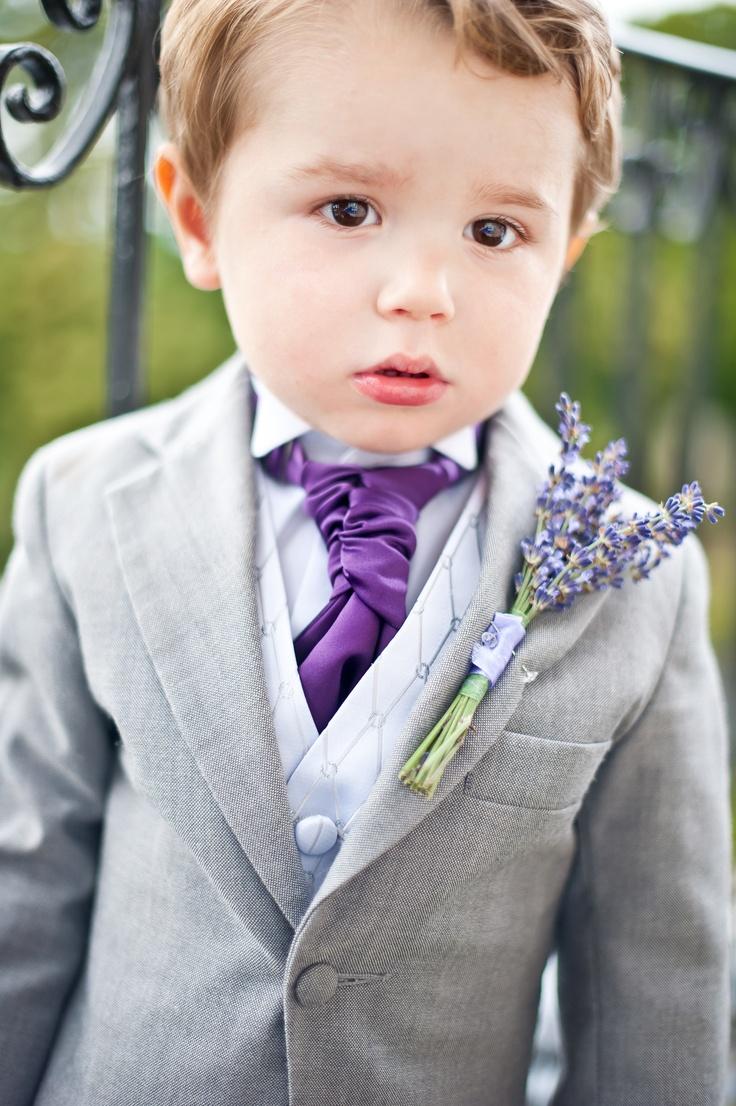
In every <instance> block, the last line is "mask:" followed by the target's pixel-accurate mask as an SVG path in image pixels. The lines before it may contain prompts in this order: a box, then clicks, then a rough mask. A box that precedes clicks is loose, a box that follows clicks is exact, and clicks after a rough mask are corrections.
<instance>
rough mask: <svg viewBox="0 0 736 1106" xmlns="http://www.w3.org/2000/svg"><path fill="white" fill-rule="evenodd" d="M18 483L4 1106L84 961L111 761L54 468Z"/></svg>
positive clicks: (1, 894)
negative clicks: (65, 573)
mask: <svg viewBox="0 0 736 1106" xmlns="http://www.w3.org/2000/svg"><path fill="white" fill-rule="evenodd" d="M48 448H49V447H43V448H42V449H40V450H37V451H36V453H34V454H33V455H32V457H31V458H30V460H29V461H28V462H27V463H26V465H25V467H24V469H23V471H22V472H21V475H20V478H19V480H18V484H17V488H16V493H15V499H14V502H13V534H14V539H15V544H14V546H13V549H12V551H11V554H10V557H9V560H8V563H7V565H6V567H5V571H4V573H3V576H2V580H1V581H0V1102H2V1103H3V1106H26V1104H28V1103H31V1102H32V1101H33V1098H34V1094H35V1090H36V1088H37V1086H38V1083H39V1081H40V1078H41V1076H42V1074H43V1069H44V1065H45V1061H46V1059H47V1057H48V1054H49V1050H50V1048H51V1045H52V1042H53V1038H54V1033H55V1031H56V1029H57V1027H58V1025H59V1022H60V1018H61V1014H62V1010H63V1006H64V1003H65V1000H66V999H67V997H68V996H69V993H70V990H71V988H72V985H73V983H74V980H75V976H76V974H77V972H78V970H79V968H80V965H81V963H82V960H83V956H84V952H85V945H86V940H87V932H88V925H89V913H90V906H91V900H92V895H93V891H94V885H95V871H96V858H97V848H98V839H99V830H100V823H101V818H102V815H103V810H104V796H105V792H106V785H107V777H108V773H109V768H110V763H111V759H112V749H113V745H112V740H111V733H110V730H109V728H108V722H107V719H106V716H105V715H104V714H103V712H102V711H101V710H100V709H99V708H98V707H97V705H96V704H95V702H94V701H93V699H92V697H91V695H90V692H89V690H88V686H87V683H86V680H85V675H84V671H83V666H82V660H81V656H80V646H79V639H78V635H77V630H76V626H75V621H74V617H73V615H72V612H71V610H70V609H69V606H68V604H67V603H66V602H65V600H64V597H63V595H62V593H61V591H60V588H59V585H58V582H57V580H56V578H55V576H54V571H53V568H52V565H51V560H50V553H49V548H48V543H47V534H46V525H45V502H44V494H45V493H44V467H43V466H44V461H45V456H46V450H47V449H48Z"/></svg>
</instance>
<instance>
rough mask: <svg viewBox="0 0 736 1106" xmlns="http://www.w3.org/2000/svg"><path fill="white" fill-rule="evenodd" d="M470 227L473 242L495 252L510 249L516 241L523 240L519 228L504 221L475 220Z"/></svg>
mask: <svg viewBox="0 0 736 1106" xmlns="http://www.w3.org/2000/svg"><path fill="white" fill-rule="evenodd" d="M470 226H471V227H472V229H473V239H474V241H475V242H478V243H479V245H481V246H489V247H490V248H491V249H494V250H496V251H498V250H508V249H511V247H512V246H513V245H514V244H515V242H516V239H522V240H523V239H524V234H523V232H522V230H521V228H520V227H516V226H514V224H513V223H509V222H507V221H506V220H505V219H476V220H475V222H474V223H471V224H470ZM476 228H477V229H476Z"/></svg>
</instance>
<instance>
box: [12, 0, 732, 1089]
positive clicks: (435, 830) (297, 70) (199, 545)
mask: <svg viewBox="0 0 736 1106" xmlns="http://www.w3.org/2000/svg"><path fill="white" fill-rule="evenodd" d="M161 71H162V86H161V90H162V105H161V106H162V109H163V112H164V118H165V122H166V125H167V127H168V131H169V139H170V140H169V141H167V142H166V143H165V144H164V145H163V146H162V148H161V149H160V150H159V152H158V156H157V159H156V164H155V178H156V183H157V187H158V190H159V194H160V196H161V199H162V201H163V203H164V204H165V205H166V208H167V211H168V213H169V215H170V217H171V221H172V225H173V228H174V231H175V233H176V237H177V240H178V244H179V247H180V250H181V256H182V261H183V265H184V269H185V272H186V275H187V278H188V279H189V281H190V282H191V283H192V284H193V285H195V286H196V287H197V288H202V289H218V288H219V289H221V291H222V294H223V296H224V300H225V305H226V308H227V312H228V317H229V320H230V323H231V326H232V331H233V335H234V338H235V341H236V344H237V350H236V353H235V354H234V356H233V357H232V358H230V359H229V360H228V361H227V362H225V363H224V364H223V365H221V366H219V367H218V368H217V369H216V370H215V371H214V372H209V374H208V375H204V378H203V379H202V380H201V382H200V383H198V384H197V385H195V386H194V387H191V388H189V389H187V390H186V391H185V392H184V393H183V394H182V395H180V396H179V397H177V398H176V399H173V400H170V401H167V402H165V403H160V404H157V405H155V406H151V407H149V408H147V409H145V410H142V411H139V412H134V413H132V414H130V415H126V416H124V417H120V418H115V419H110V420H107V421H105V422H102V423H99V424H97V425H94V426H90V427H87V428H85V429H83V430H80V431H77V432H75V433H72V434H69V435H65V436H64V437H63V438H61V439H59V440H57V441H54V442H52V443H50V444H49V445H48V446H45V447H44V448H42V449H41V450H39V451H37V452H36V453H35V454H34V455H33V457H32V458H31V459H30V461H29V462H28V464H27V466H26V468H25V469H24V471H23V474H22V475H21V478H20V481H19V485H18V489H17V494H16V501H15V506H14V516H13V521H14V533H15V539H16V544H15V547H14V550H13V553H12V556H11V558H10V561H9V564H8V566H7V570H6V573H5V576H4V579H3V587H2V592H1V593H0V800H1V801H0V885H1V886H2V898H1V900H0V964H1V968H2V970H1V971H0V994H1V996H2V1003H1V1006H0V1101H1V1102H2V1103H3V1106H21V1104H22V1106H26V1104H28V1103H31V1102H33V1103H35V1104H37V1106H67V1104H68V1106H72V1104H73V1106H113V1104H115V1106H165V1104H171V1106H286V1104H290V1106H331V1104H335V1106H337V1104H341V1106H342V1104H346V1103H350V1104H351V1106H357V1104H365V1106H368V1104H370V1106H378V1104H379V1103H380V1104H382V1106H389V1104H390V1106H482V1104H483V1106H486V1104H492V1106H522V1104H523V1102H524V1092H525V1083H526V1078H527V1072H528V1066H529V1060H530V1055H531V1048H532V1038H533V1032H534V1027H535V1019H536V1014H537V1007H538V1000H539V992H540V977H541V974H542V970H543V968H544V965H545V962H546V960H547V957H548V955H549V954H550V952H552V951H553V950H555V949H556V950H557V953H558V963H559V997H560V1007H561V1017H562V1025H563V1030H564V1046H565V1057H564V1061H565V1066H564V1072H563V1075H562V1078H561V1081H560V1085H559V1087H558V1089H557V1091H556V1093H555V1096H554V1099H553V1102H554V1104H555V1106H593V1104H597V1106H603V1104H606V1106H635V1104H636V1106H696V1104H706V1103H707V1104H712V1106H715V1104H716V1103H722V1102H723V1101H724V1099H723V1095H724V1088H725V1085H726V1061H727V1044H728V1041H727V1034H728V976H727V959H728V958H727V950H728V925H729V922H728V898H729V879H730V867H729V862H730V852H729V848H730V845H729V841H730V838H729V816H728V798H727V796H728V754H727V739H726V715H725V706H724V697H723V689H722V686H721V683H720V679H719V675H718V668H717V664H716V660H715V656H714V653H713V649H712V646H711V643H710V639H709V632H708V618H707V614H708V603H709V576H708V566H707V562H706V560H705V556H704V552H703V548H702V545H701V543H700V542H699V540H698V539H697V537H696V536H690V537H689V538H688V539H687V540H686V541H685V542H684V544H683V545H682V546H680V547H677V548H676V549H675V550H674V551H673V555H672V557H671V558H670V559H669V560H667V561H666V562H665V563H664V564H663V565H662V566H661V567H660V568H659V569H658V570H657V572H656V573H654V574H653V575H652V577H651V579H650V580H648V581H647V582H645V583H642V584H640V585H637V586H636V587H634V585H633V584H628V585H627V586H626V587H625V588H623V589H621V590H617V589H608V590H606V591H601V592H592V593H589V594H586V595H582V596H579V597H578V598H577V599H576V601H575V603H574V604H573V605H572V606H571V607H570V608H568V609H566V610H564V611H560V612H556V613H552V612H547V613H546V614H543V615H540V616H539V618H538V619H536V620H535V621H534V623H532V624H531V626H530V628H529V632H528V634H527V636H526V638H525V639H524V641H523V642H522V643H521V644H520V645H519V647H518V649H517V651H516V655H515V657H514V658H513V659H512V662H511V664H510V665H509V667H508V668H507V670H506V671H505V672H504V674H503V676H502V678H501V679H500V680H499V682H498V684H497V685H496V686H495V687H494V688H493V690H492V692H491V693H490V694H489V695H487V696H486V698H485V699H484V700H483V702H482V703H481V705H480V707H479V709H478V711H477V713H476V716H475V719H474V728H473V730H472V731H471V732H470V733H469V734H468V736H467V739H466V741H465V743H464V745H463V746H462V748H461V749H460V751H459V752H458V754H457V755H456V756H455V758H454V759H453V760H452V761H451V763H450V765H449V766H448V768H447V770H446V772H445V774H444V776H443V778H442V781H441V784H440V786H439V788H438V789H437V791H436V793H435V794H434V796H433V797H432V798H429V799H428V798H424V797H422V796H420V795H418V794H416V793H414V792H412V791H410V790H408V789H407V788H406V787H404V786H403V784H402V783H401V782H400V781H399V778H398V773H399V770H400V768H401V766H402V764H403V763H404V762H405V761H406V759H407V758H408V756H409V755H410V753H411V752H412V751H413V750H414V749H415V748H416V746H417V744H418V743H419V742H420V740H421V739H422V737H423V736H424V735H425V734H426V733H427V732H428V730H429V729H431V727H432V725H433V724H434V722H435V721H436V720H437V719H438V718H439V717H440V715H441V714H442V713H443V712H444V711H445V709H446V707H447V706H448V704H449V702H450V701H451V700H452V698H453V697H454V695H455V693H456V691H457V688H458V686H459V684H460V682H461V681H462V679H463V677H464V676H465V673H466V671H467V668H468V664H469V658H470V650H471V648H472V645H473V642H474V641H476V640H477V639H478V638H479V636H480V634H481V632H482V631H483V630H484V629H485V627H486V626H487V624H488V623H489V622H490V620H491V617H492V616H493V614H494V612H495V611H504V610H509V609H510V605H511V603H512V601H513V586H512V581H513V576H514V574H515V572H517V571H518V569H519V567H520V541H521V539H522V538H523V537H525V536H528V535H529V534H530V533H533V531H534V526H535V518H534V508H535V499H536V495H537V494H538V490H539V488H540V487H541V484H542V483H543V482H544V479H545V477H546V475H547V468H548V465H549V464H550V463H551V462H552V461H554V460H555V459H556V458H557V456H558V446H559V443H558V441H557V438H556V435H555V434H553V432H552V431H551V430H550V429H549V428H548V427H547V425H546V424H545V422H544V421H543V419H542V418H540V417H539V416H538V415H537V414H536V413H535V412H534V410H533V409H532V407H531V406H530V404H529V403H528V401H527V400H526V399H525V397H524V396H523V395H522V393H521V391H520V390H519V389H520V387H521V385H522V384H523V382H524V380H525V379H526V376H527V374H528V372H529V369H530V366H531V364H532V361H533V359H534V355H535V352H536V349H537V346H538V342H539V338H540V335H541V332H542V328H543V326H544V322H545V320H546V318H547V314H548V312H549V309H550V306H551V304H552V302H553V299H554V296H555V292H556V290H557V288H558V286H559V284H560V282H561V280H563V279H564V276H565V273H566V272H567V271H568V270H569V268H570V266H571V265H573V264H574V262H575V259H576V257H577V256H578V255H579V253H580V251H581V249H582V247H583V245H584V244H585V242H586V240H587V238H588V237H590V235H591V234H592V233H593V231H594V230H595V229H596V212H597V211H598V210H599V209H600V208H601V206H602V204H603V202H604V200H605V199H606V198H607V196H608V195H610V193H611V192H612V191H613V190H614V189H615V187H616V183H617V180H618V173H619V168H620V151H619V126H620V119H619V105H620V98H619V94H618V77H619V72H618V64H617V60H616V53H615V51H614V50H613V48H612V46H611V42H610V38H609V34H608V31H607V29H606V25H605V22H604V20H603V18H602V16H601V14H600V12H599V11H598V10H597V8H595V7H594V6H593V5H592V4H591V3H589V2H586V0H536V2H535V3H533V4H532V3H526V2H523V0H515V2H514V3H511V2H510V0H507V2H504V3H501V2H494V0H473V2H471V0H448V2H445V3H442V2H436V0H435V2H432V0H415V2H412V3H410V2H402V0H321V2H319V3H316V2H314V0H174V2H173V3H172V5H171V7H170V9H169V11H168V14H167V16H166V20H165V23H164V27H163V36H162V54H161ZM182 325H184V326H186V320H182ZM621 506H622V507H623V509H624V510H625V511H626V513H633V511H634V510H640V511H642V512H646V511H647V510H650V509H653V508H654V506H655V505H654V504H653V503H652V502H651V501H650V500H649V499H647V498H646V497H644V496H643V495H640V494H638V493H637V492H635V491H634V490H631V489H625V491H624V496H623V500H622V504H621Z"/></svg>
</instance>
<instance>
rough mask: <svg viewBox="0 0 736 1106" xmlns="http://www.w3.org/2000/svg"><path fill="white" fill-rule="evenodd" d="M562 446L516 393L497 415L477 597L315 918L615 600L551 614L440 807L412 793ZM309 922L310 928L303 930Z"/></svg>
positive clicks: (519, 660) (524, 650)
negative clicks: (418, 766) (407, 780)
mask: <svg viewBox="0 0 736 1106" xmlns="http://www.w3.org/2000/svg"><path fill="white" fill-rule="evenodd" d="M558 450H559V443H558V442H557V438H556V437H555V435H554V434H553V432H552V431H551V430H550V429H549V427H547V426H545V425H544V423H543V422H542V420H541V419H540V418H539V416H538V415H537V414H536V413H535V412H534V410H533V408H531V406H530V405H529V403H528V400H526V398H525V397H524V396H523V395H522V394H521V393H520V392H516V393H514V394H513V395H512V396H511V397H510V398H509V400H508V401H507V403H506V405H505V406H504V408H503V409H502V410H501V411H500V412H498V413H497V414H496V415H495V416H493V418H492V420H491V423H490V426H489V433H488V434H487V440H486V452H485V457H484V459H483V463H484V464H485V470H486V475H487V479H488V489H489V492H488V495H489V499H488V517H487V527H486V534H485V542H484V548H483V558H482V564H481V572H480V580H479V583H478V588H477V590H476V593H475V595H474V597H473V599H472V600H471V602H470V605H469V607H468V609H467V611H466V613H465V616H464V618H463V619H462V622H461V623H460V626H459V627H458V630H457V631H456V633H455V634H454V635H453V636H452V637H451V638H450V639H449V640H448V641H447V643H446V645H445V647H444V649H443V650H442V652H441V654H440V656H439V657H438V659H437V662H436V664H435V666H434V668H433V669H432V671H431V673H430V676H429V678H428V680H427V683H426V685H425V687H424V688H423V690H422V692H421V694H420V696H419V699H418V700H417V702H416V703H415V705H414V709H413V711H412V713H411V714H410V715H409V718H408V719H407V722H406V725H405V727H404V729H403V731H402V733H401V734H400V736H399V738H398V740H397V742H396V745H395V747H394V749H393V752H392V755H391V756H390V757H389V758H387V760H386V762H385V763H384V764H383V766H382V768H381V771H380V774H379V776H378V779H377V780H376V784H375V786H374V788H373V790H372V791H371V793H370V795H369V797H368V799H367V800H366V802H365V803H364V805H363V807H362V809H361V811H360V815H359V817H358V818H357V819H356V822H355V825H354V828H353V830H352V833H350V834H349V835H348V836H347V837H346V838H345V840H344V842H343V844H342V846H341V849H340V851H339V853H338V855H337V857H336V859H335V861H334V863H333V864H332V866H331V868H330V869H329V871H328V873H327V875H326V877H325V879H324V881H323V882H322V884H321V886H320V888H319V889H318V891H317V893H316V894H315V896H314V898H313V899H312V902H311V903H310V907H309V911H308V913H309V914H311V912H312V910H314V909H315V908H316V907H317V906H318V904H319V903H320V902H322V901H323V900H324V899H325V898H326V897H327V896H328V895H330V894H332V893H333V892H334V891H335V890H337V888H338V887H340V886H341V884H343V883H345V882H346V881H347V880H348V879H352V878H353V877H354V876H355V875H356V874H357V873H358V872H359V871H361V870H362V869H363V868H365V867H366V866H367V865H369V864H370V863H372V862H373V861H374V860H375V859H376V858H377V857H379V856H380V855H381V854H382V853H383V852H385V851H386V850H387V849H390V848H392V847H393V846H394V845H396V843H397V842H398V841H399V840H401V838H402V837H404V836H406V834H408V833H409V832H411V831H412V830H413V829H414V828H415V827H416V826H417V825H419V823H420V822H421V821H422V820H423V819H424V818H425V817H426V816H427V815H428V814H429V813H430V812H431V811H433V810H434V809H435V808H436V807H437V806H438V804H440V803H441V802H442V801H443V800H444V799H445V798H446V797H447V795H448V794H450V792H452V791H453V789H454V788H455V787H457V785H458V784H459V783H461V781H462V780H463V779H464V777H465V775H466V774H467V773H468V772H469V771H470V770H471V768H472V767H473V766H474V765H475V763H476V762H477V761H478V760H479V759H480V758H481V757H482V756H483V755H484V754H485V753H487V752H488V750H489V749H490V747H491V746H492V744H493V743H494V742H495V741H496V739H497V738H498V736H499V735H500V733H501V731H502V730H503V729H504V727H505V726H506V723H507V722H508V720H509V718H511V716H512V715H513V713H514V711H515V709H516V707H517V705H518V703H519V700H520V698H521V695H522V692H523V688H524V681H523V676H524V672H523V668H522V665H525V666H526V668H528V669H530V670H532V671H536V672H538V673H540V674H541V673H542V672H544V671H545V670H546V669H548V668H549V667H550V666H551V665H552V664H555V663H557V661H559V660H560V659H561V658H562V657H563V656H564V655H565V653H567V652H568V650H569V649H570V648H571V647H572V646H573V645H574V643H575V641H576V640H577V639H578V638H579V637H580V635H581V634H582V633H583V631H584V630H585V628H586V626H587V625H588V623H589V622H590V621H591V619H592V618H593V617H594V616H595V614H596V612H597V610H598V609H599V607H600V605H601V603H603V602H604V600H605V597H606V595H607V592H605V591H599V592H591V593H586V594H583V595H579V596H577V597H576V599H575V601H574V602H573V604H572V605H571V606H570V607H568V608H567V609H565V610H563V611H557V612H543V613H542V614H540V615H538V616H537V617H536V618H535V619H534V620H533V622H532V623H531V625H530V626H529V628H528V631H527V635H526V637H525V638H524V639H523V641H522V642H521V643H520V645H519V646H518V648H517V649H516V654H515V656H514V657H512V660H511V662H510V664H509V665H508V667H507V669H506V671H505V672H504V673H503V675H502V676H501V678H500V680H499V681H498V682H497V683H496V685H495V687H493V688H492V689H490V691H489V692H488V694H487V695H486V696H485V698H484V699H483V701H482V702H481V704H480V706H479V708H478V710H477V712H476V715H475V719H474V726H475V732H473V731H470V732H469V733H468V735H467V736H466V739H465V742H464V744H463V746H462V747H461V749H460V750H459V752H458V753H457V754H456V755H455V757H454V758H453V760H452V761H450V763H449V765H448V767H447V768H446V770H445V773H444V775H443V777H442V780H441V781H440V784H439V786H438V788H437V790H436V792H435V794H434V796H433V797H432V798H431V799H427V798H424V797H423V796H420V795H417V794H415V793H414V792H412V791H410V790H409V789H408V788H406V787H405V786H404V785H403V784H402V783H401V782H400V781H399V778H398V774H399V770H400V769H401V767H402V765H403V764H404V762H405V761H406V760H407V759H408V758H409V756H410V755H411V753H412V752H413V751H414V750H415V749H416V747H417V746H418V745H419V743H420V741H421V740H422V739H423V738H424V737H425V736H426V734H427V733H428V732H429V731H430V730H431V729H432V727H433V726H434V725H435V724H436V723H437V721H438V720H439V719H440V717H441V716H442V714H443V713H444V712H445V710H446V709H447V707H448V706H449V705H450V703H451V702H452V699H453V698H454V697H455V695H456V694H457V691H458V689H459V686H460V684H461V683H462V681H463V679H464V677H465V675H466V674H467V670H468V666H469V662H470V653H471V649H472V646H473V643H474V642H475V641H476V640H477V639H478V638H479V637H480V635H481V633H482V632H483V630H484V629H485V628H486V626H487V625H488V624H489V622H490V621H491V619H492V617H493V615H494V613H495V612H496V611H508V610H510V608H511V605H512V604H513V599H514V589H513V577H514V575H515V573H516V572H518V571H519V570H520V569H521V567H522V563H523V562H522V557H521V551H520V542H521V539H522V538H524V537H528V536H531V535H533V534H534V532H535V529H536V517H535V514H534V512H535V507H536V498H537V495H538V494H539V491H540V489H541V487H542V485H543V483H544V481H545V479H546V476H547V469H548V466H549V464H550V462H551V461H552V460H554V459H555V457H556V456H557V452H558ZM305 922H306V915H305V918H304V919H302V924H304V923H305Z"/></svg>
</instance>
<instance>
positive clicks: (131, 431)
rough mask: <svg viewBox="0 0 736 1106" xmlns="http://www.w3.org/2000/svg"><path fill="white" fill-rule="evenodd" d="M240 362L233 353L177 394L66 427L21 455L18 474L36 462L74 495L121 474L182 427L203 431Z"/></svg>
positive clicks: (52, 484) (53, 486) (51, 484)
mask: <svg viewBox="0 0 736 1106" xmlns="http://www.w3.org/2000/svg"><path fill="white" fill-rule="evenodd" d="M242 367H243V359H242V355H241V354H240V352H239V351H236V352H235V353H233V354H232V355H231V356H230V357H228V358H227V359H226V360H225V361H223V362H222V363H221V364H219V365H218V366H217V367H216V368H215V369H213V370H212V371H211V372H209V373H208V374H207V375H206V376H204V377H203V378H202V379H200V380H198V381H196V382H195V383H194V384H191V385H190V386H189V387H187V388H185V389H184V390H183V391H181V392H180V393H179V394H178V395H175V396H173V397H171V398H168V399H163V400H159V401H158V402H156V403H151V404H149V405H147V406H145V407H141V408H138V409H136V410H134V411H129V412H126V413H124V414H121V415H114V416H111V417H109V418H106V419H102V420H100V421H98V422H94V423H90V424H89V425H87V426H83V427H79V428H78V429H76V430H71V431H69V432H68V433H66V434H61V435H59V437H57V438H53V439H51V441H49V442H47V443H46V444H45V445H42V446H40V447H39V448H38V449H36V450H35V451H34V453H33V454H32V455H31V456H30V458H29V459H28V460H27V462H26V464H25V466H24V470H23V472H22V473H21V478H20V480H19V490H20V485H21V483H24V482H25V481H26V480H27V479H29V475H30V473H32V472H33V471H35V470H36V469H37V468H42V469H43V470H44V473H45V482H46V485H47V487H48V488H49V491H50V492H56V493H59V494H63V493H64V492H73V493H74V494H75V495H76V494H80V493H83V492H84V491H85V490H87V491H89V490H91V489H93V488H98V489H99V488H100V487H101V486H102V485H109V484H110V483H111V482H113V481H115V480H116V479H118V478H119V479H121V480H124V479H126V478H127V477H129V476H131V475H132V474H133V473H134V472H136V471H137V470H138V468H139V466H141V465H145V464H146V463H147V462H150V461H151V460H152V459H154V458H157V457H158V455H159V454H160V453H162V452H163V451H164V450H165V449H166V447H167V445H168V444H169V443H171V442H172V441H174V439H175V438H176V437H177V435H179V434H181V433H182V432H184V433H186V435H190V434H192V435H195V436H196V435H197V434H199V433H204V432H205V429H206V425H205V424H206V422H207V418H208V416H210V413H211V411H212V409H213V404H217V402H218V400H219V399H220V398H221V395H222V392H223V390H227V389H228V388H231V387H232V385H233V382H234V377H235V376H236V374H238V373H239V372H240V371H241V370H242Z"/></svg>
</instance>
